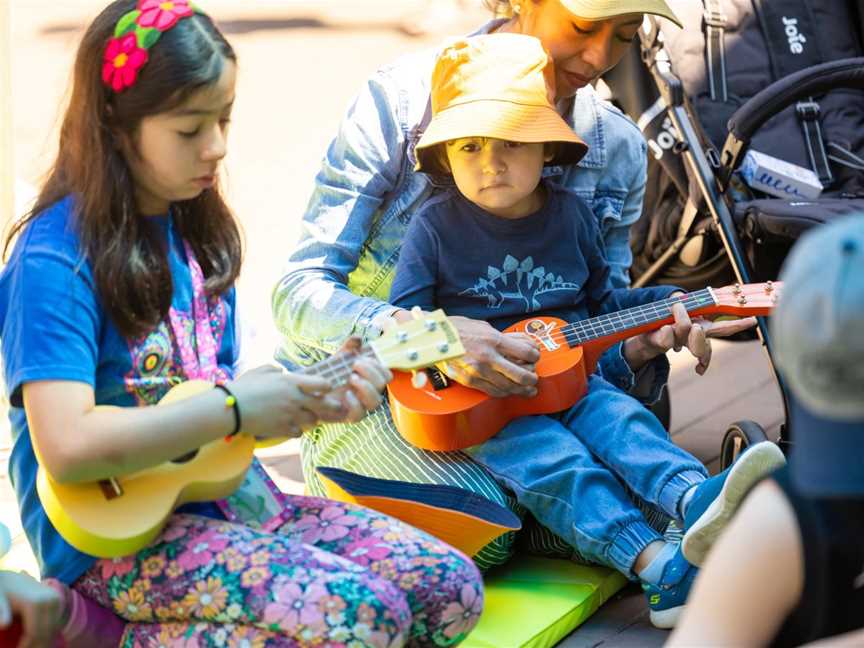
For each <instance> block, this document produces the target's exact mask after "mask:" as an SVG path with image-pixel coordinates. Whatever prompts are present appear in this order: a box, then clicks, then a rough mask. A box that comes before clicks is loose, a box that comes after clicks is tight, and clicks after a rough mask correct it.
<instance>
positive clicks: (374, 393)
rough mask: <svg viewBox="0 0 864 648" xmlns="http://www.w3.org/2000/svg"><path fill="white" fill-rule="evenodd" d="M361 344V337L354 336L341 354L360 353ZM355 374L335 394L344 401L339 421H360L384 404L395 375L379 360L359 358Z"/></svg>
mask: <svg viewBox="0 0 864 648" xmlns="http://www.w3.org/2000/svg"><path fill="white" fill-rule="evenodd" d="M361 346H362V344H361V341H360V338H357V337H351V338H349V339H348V341H347V342H345V344H344V345H343V346H342V348H341V349H340V350H339V353H351V354H359V353H360V348H361ZM352 369H353V372H352V374H351V377H350V378H349V379H348V384H347V385H346V386H345V387H343V388H342V389H340V390H338V391H337V392H336V395H338V396H339V397H340V399H341V404H342V414H341V416H340V417H339V418H338V419H327V420H340V421H342V420H344V421H350V422H352V423H353V422H357V421H359V420H361V419H362V418H364V417H365V416H366V415H367V414H368V413H369V412H371V411H373V410H375V409H377V408H378V406H379V405H381V400H382V393H383V392H384V388H385V387H386V386H387V383H389V382H390V381H391V380H393V373H392V372H391V371H390V370H389V369H388V368H387V367H385V366H383V365H382V364H381V363H379V362H378V361H376V360H374V359H372V358H369V357H358V358H357V359H356V360H355V361H354V364H353V365H352Z"/></svg>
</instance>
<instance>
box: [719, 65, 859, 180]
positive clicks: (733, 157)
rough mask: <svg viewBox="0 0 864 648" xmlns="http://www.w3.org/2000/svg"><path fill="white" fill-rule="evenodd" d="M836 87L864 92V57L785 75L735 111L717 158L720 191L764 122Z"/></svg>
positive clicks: (816, 66)
mask: <svg viewBox="0 0 864 648" xmlns="http://www.w3.org/2000/svg"><path fill="white" fill-rule="evenodd" d="M835 88H855V89H859V90H864V57H859V58H848V59H841V60H839V61H832V62H830V63H822V64H820V65H814V66H812V67H809V68H807V69H805V70H801V71H799V72H795V73H794V74H790V75H789V76H785V77H783V78H782V79H779V80H778V81H775V82H774V83H772V84H771V85H769V86H768V87H767V88H765V89H764V90H762V91H761V92H759V93H758V94H757V95H755V96H753V97H751V98H750V100H749V101H747V103H745V104H744V105H743V106H741V107H740V108H739V109H738V110H736V111H735V114H734V115H732V117H730V119H729V122H728V129H729V135H728V137H727V138H726V143H725V144H724V146H723V153H721V155H720V164H721V167H720V171H719V174H718V176H719V177H718V180H719V182H720V186H721V189H724V190H725V188H726V187H727V186H728V185H729V180H730V179H731V177H732V172H733V171H734V170H735V168H736V167H737V166H738V164H739V163H740V161H741V157H742V156H743V155H744V153H746V151H747V148H748V147H749V146H750V140H751V138H752V137H753V135H754V133H756V131H758V130H759V129H760V128H761V127H762V125H763V124H764V123H765V122H766V121H768V120H769V119H770V118H771V117H773V116H774V115H776V114H777V113H779V112H780V111H781V110H783V109H784V108H786V107H787V106H791V105H792V104H793V103H795V102H797V101H799V100H801V99H805V98H807V97H811V96H813V95H818V94H823V93H825V92H828V91H829V90H833V89H835Z"/></svg>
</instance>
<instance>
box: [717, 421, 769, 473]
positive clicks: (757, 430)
mask: <svg viewBox="0 0 864 648" xmlns="http://www.w3.org/2000/svg"><path fill="white" fill-rule="evenodd" d="M762 441H768V435H767V434H766V433H765V429H764V428H763V427H762V426H761V425H759V424H758V423H756V422H755V421H747V420H744V421H736V422H735V423H733V424H732V425H730V426H729V428H728V429H727V430H726V435H725V436H724V437H723V445H722V446H720V470H726V469H727V468H728V467H729V466H731V465H732V464H733V463H735V460H736V459H737V458H738V456H739V455H740V454H741V453H742V452H744V450H746V449H747V448H748V447H749V446H751V445H754V444H756V443H760V442H762Z"/></svg>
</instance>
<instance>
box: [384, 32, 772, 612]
mask: <svg viewBox="0 0 864 648" xmlns="http://www.w3.org/2000/svg"><path fill="white" fill-rule="evenodd" d="M554 79H555V75H554V70H553V68H552V62H551V60H550V58H549V56H548V55H547V53H546V51H545V50H544V49H543V47H542V45H541V43H540V41H539V40H537V39H535V38H533V37H530V36H524V35H517V34H492V35H484V36H475V37H471V38H468V39H464V40H459V41H456V42H453V43H451V44H449V45H448V46H447V47H446V48H445V49H444V50H443V51H442V52H441V54H440V55H439V57H438V59H437V61H436V65H435V68H434V72H433V77H432V114H433V116H432V120H431V122H430V123H429V127H428V128H427V130H426V132H425V133H424V134H423V136H422V138H421V139H420V141H419V142H418V144H417V147H416V152H415V153H416V157H417V169H418V170H421V171H426V172H429V173H433V174H437V175H442V174H447V175H450V176H452V179H453V181H454V182H455V189H454V190H451V191H446V192H443V193H441V194H439V195H436V196H433V197H432V198H430V199H429V201H428V202H427V203H426V204H425V205H424V206H423V207H422V208H421V209H420V210H419V211H418V212H417V214H416V215H415V216H414V217H413V218H412V220H411V222H410V224H409V226H408V231H407V233H406V235H405V238H404V240H403V244H402V249H401V252H400V256H399V262H398V266H397V268H396V273H395V279H394V282H393V286H392V288H391V293H390V303H391V304H393V305H394V306H396V307H399V308H406V309H407V308H411V307H413V306H419V307H421V308H422V309H425V310H432V309H435V308H443V309H444V310H445V311H446V312H447V313H448V314H449V315H462V316H465V317H469V318H472V319H476V320H486V321H488V322H489V323H490V324H492V325H493V326H494V327H495V328H497V329H499V330H503V329H505V328H507V327H508V326H510V325H511V324H514V323H515V322H518V321H520V320H524V319H526V318H528V317H529V316H530V315H532V314H543V315H549V316H555V317H559V318H561V319H563V320H565V321H569V322H575V321H581V320H585V319H587V318H588V317H593V316H597V315H601V314H608V313H614V312H617V311H620V310H623V309H626V308H631V307H636V306H642V305H646V304H650V303H654V302H658V301H661V300H665V299H669V298H670V297H673V296H674V295H675V294H676V293H678V292H679V289H677V288H675V287H669V286H666V287H656V288H640V289H633V290H630V289H615V288H613V287H612V284H611V282H610V279H609V276H610V269H609V265H608V263H607V261H606V259H605V256H604V248H603V243H602V241H603V239H602V237H601V234H600V232H599V228H598V226H597V222H596V219H595V217H594V215H593V214H592V213H591V211H590V209H589V207H588V205H587V203H586V202H585V201H584V200H583V199H582V198H581V197H580V196H579V195H578V194H577V193H575V192H573V191H571V190H569V189H566V188H564V187H561V186H559V185H557V184H555V183H553V182H551V181H549V180H548V179H546V178H544V175H543V168H544V166H545V165H552V164H573V163H575V162H577V161H578V160H579V159H580V158H581V157H582V156H583V155H584V154H585V152H586V150H587V149H586V146H585V144H584V143H583V142H582V141H581V140H580V139H579V137H577V136H576V134H575V133H574V132H573V131H572V129H571V128H570V127H569V126H568V125H567V123H566V122H565V121H564V120H563V119H562V118H561V117H560V115H559V114H558V113H557V111H556V110H555V107H554V105H553V103H552V100H551V98H552V97H554V96H555V88H554ZM671 304H672V300H670V302H669V303H668V304H667V306H668V307H670V308H671ZM515 335H522V336H526V335H527V333H517V334H515ZM559 336H560V334H559ZM526 339H530V338H526ZM625 362H627V360H626V357H625V355H624V353H623V346H622V343H619V344H618V345H616V346H613V347H612V348H611V349H610V350H609V351H608V352H607V353H606V354H604V356H603V357H602V358H601V360H600V362H599V364H598V371H597V373H595V374H594V375H592V376H591V377H590V378H589V382H588V393H587V395H586V396H584V397H583V398H582V399H581V400H580V401H579V402H578V403H577V404H576V405H575V406H574V407H572V408H570V409H569V410H566V411H564V412H559V413H557V414H554V415H548V416H524V417H520V418H517V419H515V420H514V421H512V422H511V423H510V424H508V425H507V426H505V427H504V429H503V430H501V431H500V432H499V433H498V434H497V435H496V436H495V437H493V438H491V439H489V440H488V441H486V442H484V443H481V444H479V445H476V446H473V447H471V448H468V449H467V450H466V452H467V453H468V454H469V455H470V456H471V457H472V458H473V459H475V460H476V461H477V462H478V463H480V464H481V465H483V466H484V467H485V468H486V469H487V470H488V471H489V472H490V473H491V474H492V475H493V477H494V478H495V479H496V480H497V481H498V482H499V483H501V485H502V486H503V487H504V488H506V489H508V490H510V491H512V492H513V493H514V494H515V497H516V499H517V500H518V502H519V503H520V504H521V505H522V506H524V507H525V508H526V509H527V510H528V511H530V512H531V513H532V514H533V515H534V517H535V518H536V519H537V520H538V521H539V522H540V523H541V524H542V525H544V526H545V527H547V528H549V529H550V530H551V531H553V532H554V533H555V534H557V535H558V536H560V538H561V539H562V540H563V541H564V542H566V543H567V544H568V545H569V546H571V547H572V548H573V549H574V550H575V552H576V554H577V555H578V556H579V557H580V558H582V559H584V560H587V561H589V562H595V563H599V564H603V565H607V566H610V567H614V568H616V569H618V570H619V571H621V572H622V573H623V574H625V575H626V576H627V577H629V578H633V579H636V580H639V581H640V582H641V583H642V586H643V588H644V589H645V592H646V595H647V598H648V605H649V607H650V610H651V621H652V622H653V623H654V625H656V626H658V627H663V628H669V627H672V626H674V625H675V623H676V621H677V618H678V616H679V615H680V613H681V610H682V608H683V606H684V602H685V601H686V598H687V595H688V593H689V590H690V586H691V584H692V582H693V579H694V577H695V575H696V571H697V570H696V567H694V566H693V564H692V563H698V562H699V561H700V560H701V559H702V557H703V556H704V552H705V551H707V547H710V545H711V543H712V542H713V541H714V539H715V538H716V536H717V535H718V534H719V532H720V530H721V529H722V528H723V526H724V525H725V523H726V521H727V520H728V519H729V518H730V517H731V515H732V513H733V512H734V510H735V509H736V507H737V506H738V503H739V502H740V501H741V499H742V498H743V496H744V494H745V493H746V491H747V490H748V489H749V487H750V486H751V485H752V484H754V483H755V482H756V481H758V480H759V479H760V478H762V477H763V476H764V475H766V474H768V473H769V472H771V471H772V470H774V469H775V468H777V467H778V466H780V465H782V464H783V463H784V458H783V454H782V452H780V450H779V449H778V448H777V447H776V446H775V445H774V444H772V443H765V444H758V445H756V446H753V447H752V448H751V449H750V450H748V451H747V452H745V453H744V454H743V455H742V458H741V459H740V460H739V461H738V462H736V463H735V464H734V466H732V468H730V469H729V470H727V471H725V472H724V473H721V474H720V475H718V476H716V477H713V478H708V475H707V472H706V470H705V468H704V466H702V464H701V463H700V462H699V461H698V460H697V459H696V458H695V457H693V456H692V455H690V454H689V453H687V452H685V451H684V450H682V449H680V448H678V447H676V446H675V445H674V444H673V443H672V442H671V441H670V440H669V438H668V435H667V434H666V431H665V430H664V429H663V426H662V425H661V424H660V422H659V421H658V420H657V419H656V418H655V417H654V415H653V414H651V413H650V412H649V411H648V410H647V409H646V408H645V407H644V406H643V404H642V403H640V402H639V401H638V400H636V399H635V398H634V397H633V396H631V395H629V394H628V393H626V392H625V391H624V390H627V389H629V388H631V386H632V385H630V384H617V383H616V384H615V385H613V384H611V383H610V382H608V381H606V380H605V379H604V377H603V376H604V375H610V376H612V375H616V376H621V375H626V372H624V371H623V370H622V369H621V365H620V363H625ZM647 367H648V370H652V371H663V370H665V371H668V365H660V364H655V365H650V364H649V365H648V366H647ZM660 367H663V368H662V369H661V368H660ZM444 369H445V371H446V370H447V368H446V367H444ZM613 369H614V370H613ZM631 375H632V374H631ZM659 382H660V383H661V384H662V383H664V382H665V380H661V381H659ZM657 396H659V394H654V395H652V396H651V397H650V398H649V399H648V400H650V399H651V398H653V399H656V398H657ZM627 489H629V491H630V492H632V493H634V494H635V495H636V496H637V497H638V498H640V499H641V500H644V501H645V502H648V503H650V504H651V505H653V506H654V507H656V508H657V509H659V510H661V511H663V512H664V513H665V514H666V515H668V516H669V517H671V518H673V519H675V520H677V521H679V523H680V524H681V525H682V526H683V527H684V530H685V536H684V541H683V542H682V543H667V542H665V541H664V540H663V537H662V536H661V535H660V534H659V533H658V532H657V531H656V530H655V529H653V528H652V527H651V526H650V525H649V524H648V522H647V520H646V519H645V517H644V515H643V513H642V512H641V511H640V510H639V508H637V506H636V505H635V504H634V502H633V500H632V498H631V496H630V495H629V494H628V490H627ZM682 548H683V549H682ZM688 548H689V551H688ZM688 558H689V560H688Z"/></svg>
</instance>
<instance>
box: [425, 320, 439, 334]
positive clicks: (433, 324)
mask: <svg viewBox="0 0 864 648" xmlns="http://www.w3.org/2000/svg"><path fill="white" fill-rule="evenodd" d="M436 328H438V324H437V322H435V320H431V319H429V320H426V330H427V331H429V332H430V333H431V332H432V331H434V330H435V329H436Z"/></svg>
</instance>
